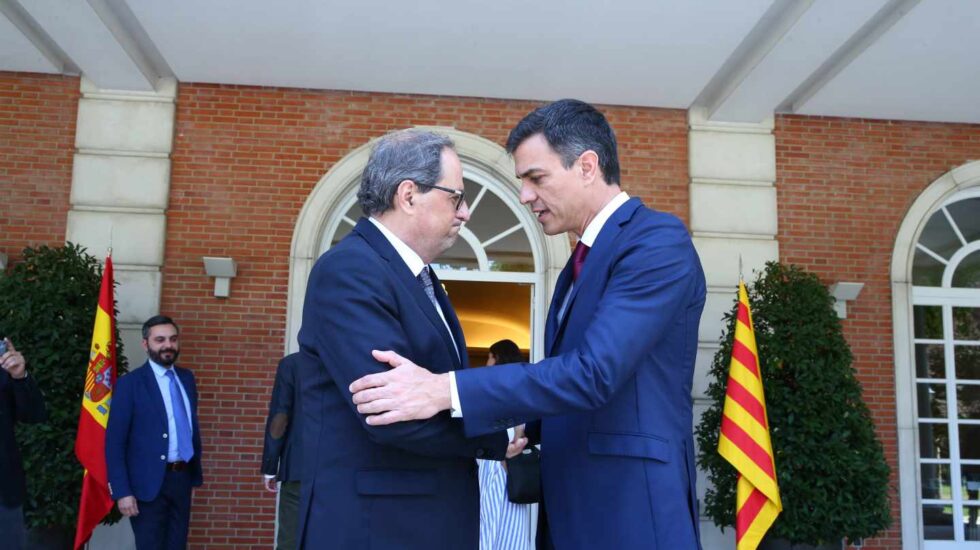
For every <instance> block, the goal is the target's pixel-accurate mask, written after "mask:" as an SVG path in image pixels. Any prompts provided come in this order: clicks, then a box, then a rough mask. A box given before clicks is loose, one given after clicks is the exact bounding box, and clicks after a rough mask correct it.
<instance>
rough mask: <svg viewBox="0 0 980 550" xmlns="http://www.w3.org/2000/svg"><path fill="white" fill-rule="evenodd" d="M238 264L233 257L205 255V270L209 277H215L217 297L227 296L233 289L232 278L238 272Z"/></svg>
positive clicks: (215, 293) (215, 294)
mask: <svg viewBox="0 0 980 550" xmlns="http://www.w3.org/2000/svg"><path fill="white" fill-rule="evenodd" d="M237 268H238V266H237V265H236V264H235V260H233V259H231V258H214V257H212V256H204V270H205V271H207V272H208V277H214V296H215V298H227V297H228V295H229V293H230V291H231V280H232V278H233V277H235V275H237V273H238V269H237Z"/></svg>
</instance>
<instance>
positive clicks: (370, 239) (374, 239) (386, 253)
mask: <svg viewBox="0 0 980 550" xmlns="http://www.w3.org/2000/svg"><path fill="white" fill-rule="evenodd" d="M354 231H356V232H357V233H358V234H359V235H361V236H362V237H364V240H366V241H367V243H368V244H369V245H370V246H371V248H373V249H374V251H375V252H377V253H378V255H379V256H381V257H382V258H384V259H385V261H387V262H388V265H390V266H391V270H392V272H393V273H394V274H395V278H396V279H398V282H399V283H401V285H402V286H403V287H405V291H406V292H407V293H408V294H409V295H411V296H412V299H414V300H415V303H416V304H418V306H419V309H421V310H422V313H424V314H425V317H426V319H428V320H429V323H430V324H432V328H433V329H435V330H436V331H437V332H438V333H439V335H440V336H442V339H443V341H444V342H445V343H446V347H447V348H449V349H450V350H452V356H453V357H457V355H458V356H459V357H461V356H462V355H463V354H462V353H459V354H458V352H457V351H456V347H455V346H453V341H452V338H450V337H449V333H448V332H446V324H447V323H443V322H442V317H440V316H439V312H438V311H436V308H435V306H433V305H432V302H430V301H429V296H428V295H427V294H426V293H425V290H423V289H422V285H421V284H420V283H419V280H418V279H416V278H415V275H412V272H411V271H410V270H409V269H408V265H406V264H405V261H404V260H402V257H401V256H400V255H399V254H398V251H397V250H395V247H393V246H391V243H390V242H388V239H387V238H386V237H385V236H384V234H383V233H381V230H380V229H378V228H377V227H375V226H374V223H372V222H371V221H370V220H368V219H367V218H361V219H360V220H359V221H358V222H357V225H356V226H354ZM430 273H431V272H430ZM431 275H432V285H433V287H434V288H433V290H435V293H436V300H438V301H439V304H440V306H442V312H443V314H444V315H446V320H447V322H448V320H449V318H450V316H451V317H452V319H453V321H454V322H455V323H456V326H458V325H459V321H458V320H456V315H455V313H453V312H452V307H451V306H449V301H448V299H446V297H445V293H444V292H443V291H442V285H441V284H439V282H438V281H439V280H438V278H437V277H436V276H435V273H431ZM440 295H441V296H442V297H443V298H442V300H440V299H439V296H440ZM449 324H450V326H453V325H452V323H449ZM457 341H458V342H462V338H460V339H459V340H457ZM454 364H455V365H456V368H459V366H460V363H459V359H456V360H455V362H454Z"/></svg>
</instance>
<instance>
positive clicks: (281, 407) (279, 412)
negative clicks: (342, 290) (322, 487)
mask: <svg viewBox="0 0 980 550" xmlns="http://www.w3.org/2000/svg"><path fill="white" fill-rule="evenodd" d="M304 362H306V363H310V360H309V358H308V357H307V356H305V355H303V354H301V353H290V354H289V355H287V356H285V357H283V358H282V360H280V361H279V366H278V367H276V380H275V383H274V384H273V385H272V396H271V397H270V398H269V416H268V417H267V418H266V422H265V443H264V444H263V445H262V465H261V467H260V469H261V470H262V485H263V486H264V487H265V488H266V490H267V491H269V492H272V493H275V492H278V493H279V508H278V511H277V516H278V519H279V526H278V529H277V536H276V550H293V549H294V548H296V531H297V529H296V519H297V516H298V512H299V488H300V481H301V480H302V479H303V474H302V471H303V465H302V443H301V441H300V438H301V437H302V433H303V419H304V417H305V413H304V411H303V410H302V408H301V400H300V399H299V396H300V389H301V386H300V384H299V381H300V377H301V376H303V374H304V371H309V370H311V367H310V366H307V365H304V364H303V363H304ZM307 376H308V375H307ZM277 481H278V482H279V486H278V487H277V486H276V482H277Z"/></svg>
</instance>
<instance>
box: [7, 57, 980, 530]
mask: <svg viewBox="0 0 980 550" xmlns="http://www.w3.org/2000/svg"><path fill="white" fill-rule="evenodd" d="M78 85H79V83H78V79H77V78H67V77H60V76H42V75H34V74H24V73H0V189H2V193H0V250H3V251H4V252H6V253H8V254H11V255H16V253H17V251H19V250H20V249H21V248H23V247H24V246H27V245H32V244H41V243H48V244H57V243H60V242H61V241H62V240H63V238H64V235H65V223H66V221H65V218H66V213H67V210H68V197H69V192H70V187H71V163H72V153H73V144H74V134H75V120H76V115H77V105H78V96H79V93H78ZM535 105H536V104H535V103H531V102H521V101H504V100H490V99H469V98H453V97H432V96H409V95H391V94H372V93H352V92H335V91H312V90H295V89H275V88H256V87H244V86H223V85H220V86H219V85H198V84H182V85H181V86H180V91H179V95H178V99H177V120H176V135H175V142H174V153H173V164H172V181H171V194H170V207H169V210H168V212H167V235H166V251H165V265H164V267H163V296H162V305H161V309H162V311H163V312H164V313H167V314H170V315H172V316H174V317H175V318H176V319H177V320H178V322H180V323H181V325H182V328H183V333H184V343H183V354H182V360H183V363H184V364H185V365H187V366H188V367H190V368H192V369H194V371H195V373H196V375H197V378H198V385H199V388H200V391H201V405H200V416H201V431H202V436H203V439H204V445H205V451H206V458H205V468H206V472H205V475H206V484H205V486H204V487H203V488H201V489H200V490H198V491H197V492H196V494H195V504H194V506H195V507H194V519H193V525H192V534H191V536H192V546H193V547H207V548H249V547H254V548H267V547H268V546H269V545H270V543H271V539H272V524H273V517H274V510H273V503H274V497H272V496H271V495H270V494H268V493H266V492H265V491H264V490H263V489H262V488H261V486H260V484H259V479H260V476H259V473H258V463H259V455H260V452H261V434H262V429H263V422H264V417H265V408H266V406H267V400H268V395H269V389H270V384H271V382H272V379H273V374H274V370H275V365H276V363H277V361H278V359H279V357H280V356H281V353H282V350H283V344H284V339H285V318H286V297H287V296H286V295H287V285H288V270H289V252H290V243H291V239H292V236H293V230H294V227H295V224H296V221H297V216H298V214H299V211H300V209H301V207H302V206H303V204H304V201H305V200H306V198H307V197H308V195H309V193H310V192H311V190H312V189H313V187H314V185H315V184H316V183H317V182H318V181H319V180H320V178H321V177H323V175H324V174H326V172H327V171H328V170H329V169H330V168H331V167H332V166H333V165H334V164H335V163H336V162H337V161H339V160H340V159H342V158H343V157H344V156H345V155H347V154H348V153H349V152H350V151H352V150H353V149H355V148H357V147H359V146H360V145H363V144H364V143H366V142H367V141H369V140H370V139H372V138H374V137H377V136H379V135H381V134H383V133H384V132H387V131H389V130H393V129H397V128H403V127H407V126H414V125H437V126H453V127H455V128H457V129H458V130H461V131H464V132H470V133H473V134H477V135H480V136H483V137H485V138H487V139H490V140H492V141H494V142H496V143H502V142H503V141H504V139H505V138H506V135H507V132H508V131H509V129H510V127H511V126H512V125H513V124H514V123H515V122H516V121H517V120H518V119H519V118H520V117H521V116H523V115H524V114H525V113H526V112H527V111H529V110H530V109H531V108H532V107H533V106H535ZM604 110H605V111H606V112H607V114H608V115H609V118H610V121H611V123H612V124H613V126H614V127H615V128H616V130H617V134H618V137H619V147H620V155H621V161H622V165H623V168H624V169H623V182H624V186H625V188H626V189H627V190H628V191H629V192H630V193H631V194H634V195H638V196H640V197H642V198H644V199H645V200H646V201H647V203H648V204H651V205H652V206H654V207H656V208H659V209H662V210H667V211H670V212H673V213H675V214H678V215H680V216H681V217H682V218H683V219H685V220H687V218H688V210H689V207H688V181H689V176H688V158H687V155H688V153H687V123H686V113H685V112H684V111H679V110H666V109H646V108H627V107H609V108H605V109H604ZM776 144H777V145H776V147H777V175H778V182H777V191H778V197H779V235H778V238H779V245H780V254H781V257H782V259H783V260H784V261H788V262H793V263H797V264H800V265H802V266H804V267H806V268H808V269H810V270H813V271H814V272H816V273H817V274H818V275H819V276H820V277H821V278H822V279H823V280H825V281H826V282H834V281H838V280H846V281H859V282H864V283H865V284H866V286H865V288H864V291H863V293H862V294H861V296H860V298H859V299H858V300H857V301H856V302H854V303H852V304H849V306H848V314H849V315H848V319H847V320H846V321H845V322H844V327H845V331H846V333H847V336H848V341H849V342H850V344H851V346H852V349H853V351H854V355H855V367H856V368H857V370H858V375H859V378H860V379H861V381H862V383H863V384H864V387H865V392H866V398H867V400H868V402H869V405H870V406H871V408H872V411H873V414H874V418H875V421H876V423H877V426H878V430H879V434H880V437H881V439H882V441H883V443H884V445H885V450H886V455H887V457H888V460H889V462H890V464H891V466H892V469H893V481H894V480H896V479H897V455H896V453H897V449H896V434H895V429H896V428H895V389H894V372H893V370H894V367H893V356H892V326H891V323H892V321H891V296H890V291H889V266H890V261H891V252H892V247H893V244H894V239H895V235H896V232H897V230H898V227H899V224H900V223H901V221H902V219H903V216H904V215H905V212H906V210H907V209H908V207H909V205H910V204H911V203H912V201H913V200H914V199H915V198H916V196H917V195H918V193H920V192H921V191H922V189H924V188H925V187H926V186H927V185H928V184H929V183H931V182H932V181H933V180H935V179H936V178H937V177H939V176H941V175H942V174H943V173H945V172H946V171H948V170H950V169H951V168H954V167H956V166H959V165H961V164H963V163H964V162H966V161H968V160H970V159H977V158H980V126H974V125H953V124H925V123H905V122H890V121H868V120H854V119H832V118H819V117H802V116H784V117H778V118H777V122H776ZM206 255H215V256H231V257H233V258H235V260H236V261H237V262H238V269H239V272H238V277H236V278H235V279H234V280H233V281H232V289H231V297H230V298H228V299H217V298H214V297H213V296H212V289H213V280H212V279H210V278H208V277H207V276H206V275H205V273H204V269H203V264H202V261H201V257H202V256H206ZM892 495H893V516H894V518H895V525H894V527H893V528H892V530H891V531H889V533H888V534H887V535H886V536H885V537H882V538H881V539H879V540H877V541H874V542H873V543H872V544H869V546H867V547H868V548H899V546H900V544H899V533H900V527H899V515H898V494H897V488H893V491H892Z"/></svg>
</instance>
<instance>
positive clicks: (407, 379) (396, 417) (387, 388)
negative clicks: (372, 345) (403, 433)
mask: <svg viewBox="0 0 980 550" xmlns="http://www.w3.org/2000/svg"><path fill="white" fill-rule="evenodd" d="M371 354H372V355H373V356H374V358H375V359H376V360H377V361H379V362H381V363H387V364H388V365H390V366H392V367H395V368H393V369H391V370H390V371H388V372H382V373H377V374H369V375H367V376H364V377H361V378H359V379H357V380H355V381H354V383H352V384H351V385H350V388H349V389H350V391H351V393H352V394H353V401H354V404H355V405H357V411H358V412H360V413H361V414H366V415H369V416H368V417H367V423H368V424H370V425H371V426H383V425H386V424H393V423H395V422H404V421H406V420H424V419H426V418H432V417H433V416H435V415H437V414H439V412H441V411H444V410H447V409H449V408H450V407H452V399H451V397H450V393H449V391H450V390H449V375H448V374H434V373H432V372H429V371H428V370H427V369H425V368H422V367H420V366H418V365H416V364H415V363H413V362H411V361H409V360H408V359H405V358H404V357H402V356H401V355H398V354H397V353H395V352H393V351H378V350H374V351H372V352H371Z"/></svg>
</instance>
